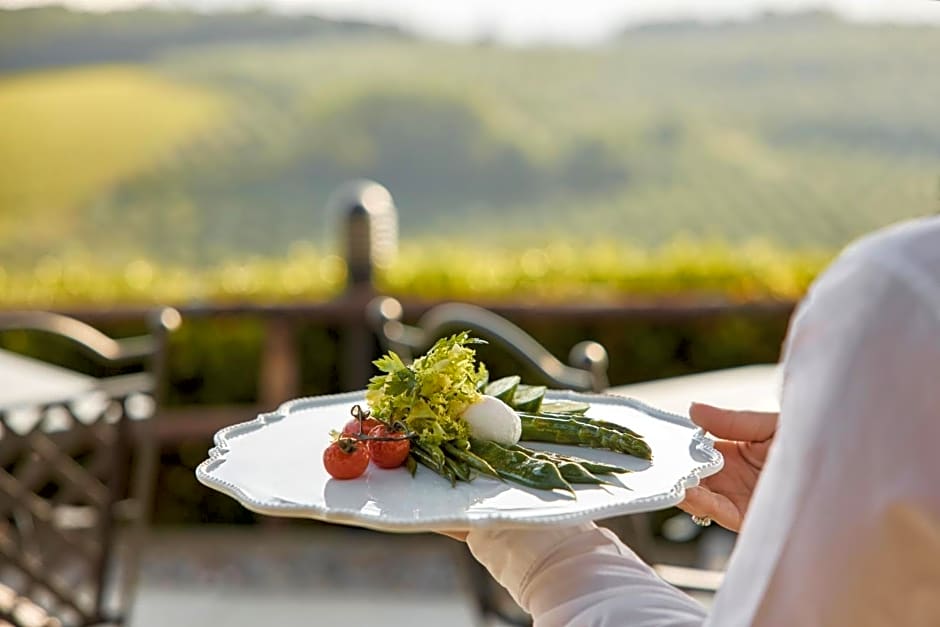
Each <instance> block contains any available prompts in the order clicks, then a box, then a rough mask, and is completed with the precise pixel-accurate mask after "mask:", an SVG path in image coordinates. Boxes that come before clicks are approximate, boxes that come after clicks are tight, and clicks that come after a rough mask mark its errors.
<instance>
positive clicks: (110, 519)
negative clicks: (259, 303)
mask: <svg viewBox="0 0 940 627" xmlns="http://www.w3.org/2000/svg"><path fill="white" fill-rule="evenodd" d="M147 323H148V333H147V334H146V335H142V336H138V337H131V338H125V339H119V340H115V339H112V338H110V337H108V336H106V335H104V334H103V333H101V332H99V331H98V330H97V329H95V328H93V327H91V326H89V325H87V324H85V323H83V322H80V321H79V320H76V319H74V318H69V317H66V316H62V315H57V314H53V313H48V312H4V313H0V337H2V336H4V335H7V334H9V333H11V332H14V331H15V332H17V333H20V332H24V333H28V334H30V335H32V334H45V335H51V336H54V337H55V338H60V339H56V340H54V341H55V342H56V347H57V350H58V346H59V345H60V344H61V346H62V349H63V351H64V350H65V349H67V348H74V349H76V350H78V351H80V352H81V353H83V354H85V355H87V356H89V357H91V358H92V360H93V361H94V362H95V363H97V364H100V365H101V366H102V367H105V368H108V369H118V368H119V369H120V370H121V371H124V370H125V369H130V368H132V367H133V366H134V365H139V367H140V368H142V372H137V373H132V374H122V375H118V376H111V377H106V378H101V379H89V380H90V381H91V382H92V384H91V385H90V387H89V388H88V389H85V390H83V392H82V394H76V393H74V391H73V392H66V391H64V390H63V392H62V393H63V394H68V395H67V396H65V397H58V396H56V392H55V391H54V390H53V391H51V393H48V394H47V395H46V397H45V398H41V399H36V400H34V401H33V402H32V403H31V404H30V405H27V406H24V405H23V404H22V402H15V403H12V405H11V404H8V405H6V406H0V625H6V624H12V625H14V626H16V627H33V626H37V627H38V626H49V627H52V626H62V627H73V626H74V627H89V626H92V625H101V626H103V625H115V626H116V625H123V624H124V623H125V620H126V617H127V613H128V607H129V605H130V599H131V592H132V589H133V585H134V583H135V577H136V573H137V562H136V558H137V543H138V541H139V536H140V533H141V531H142V530H143V526H144V524H145V523H146V521H147V519H148V518H149V510H150V500H151V496H152V485H153V480H154V476H155V468H156V460H157V443H156V442H155V441H154V440H153V438H151V437H150V435H149V428H150V425H151V422H152V421H150V420H149V418H151V417H152V416H153V415H154V413H155V411H156V407H157V406H158V405H159V402H160V400H161V397H162V381H163V371H164V367H165V354H166V348H165V347H166V337H167V334H168V333H169V332H170V331H172V330H173V329H175V328H176V327H177V326H178V325H179V323H180V316H179V314H178V313H177V312H176V311H175V310H173V309H159V310H156V311H154V312H152V314H151V315H149V316H148V320H147ZM48 341H53V340H48ZM6 355H8V356H9V353H6ZM10 359H12V357H10ZM8 363H14V364H17V363H21V364H22V365H21V366H19V367H20V368H21V369H22V370H23V371H26V370H28V371H29V372H30V373H35V375H34V376H36V377H39V376H41V373H42V372H43V370H42V368H43V365H42V364H40V363H37V362H33V361H32V360H29V361H27V360H25V359H24V360H23V361H22V362H15V361H14V362H9V361H8ZM14 367H17V366H14ZM48 372H49V373H51V375H50V376H53V375H55V376H60V377H61V376H62V375H61V374H59V375H57V373H59V372H61V371H60V370H58V369H56V368H49V369H48ZM10 374H11V373H7V375H6V376H8V377H9V376H10ZM2 376H4V375H3V373H0V377H2ZM30 376H33V375H32V374H31V375H30ZM74 376H75V377H76V380H78V381H79V382H81V381H82V378H81V376H80V375H74ZM66 380H68V379H66ZM51 387H52V388H55V387H56V386H51ZM47 392H49V390H47ZM125 529H126V531H128V533H127V534H126V536H125V535H124V534H123V533H121V537H120V541H119V532H123V531H125Z"/></svg>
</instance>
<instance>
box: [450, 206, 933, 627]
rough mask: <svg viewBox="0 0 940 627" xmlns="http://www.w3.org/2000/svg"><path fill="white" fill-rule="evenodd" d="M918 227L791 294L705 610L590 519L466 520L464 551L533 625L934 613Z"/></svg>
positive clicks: (926, 307) (807, 622)
mask: <svg viewBox="0 0 940 627" xmlns="http://www.w3.org/2000/svg"><path fill="white" fill-rule="evenodd" d="M927 227H928V228H926V229H923V228H921V229H920V231H921V233H920V235H919V236H918V237H906V236H905V237H906V239H905V237H899V236H898V235H897V233H894V234H889V235H890V237H886V238H884V239H885V240H886V241H887V244H886V245H882V243H881V242H879V241H878V240H876V241H875V242H874V244H873V243H869V244H868V245H865V246H862V247H860V249H859V247H856V248H855V249H854V250H851V251H850V254H846V255H844V256H843V257H842V258H841V259H840V260H839V261H838V262H837V263H836V264H834V265H833V267H832V268H831V269H830V270H829V271H827V272H826V274H825V275H824V276H823V277H822V278H821V279H820V281H818V282H817V283H816V285H815V286H814V288H813V290H812V291H811V293H810V295H809V297H808V298H807V300H806V301H805V302H804V304H803V306H802V307H801V309H800V312H799V314H798V315H797V317H796V318H795V321H794V323H793V325H792V326H791V333H790V335H789V337H788V342H787V354H786V359H785V366H784V371H785V381H784V387H783V395H782V402H781V418H780V426H779V429H778V432H777V434H776V436H775V441H774V445H773V446H772V448H771V451H770V454H769V456H768V460H767V464H766V466H765V468H764V471H763V473H762V476H761V479H760V481H759V483H758V486H757V489H756V490H755V493H754V497H753V500H752V501H751V505H750V510H749V512H748V516H747V518H746V520H745V523H744V527H743V529H742V530H741V535H740V537H739V540H738V543H737V546H736V548H735V552H734V555H733V556H732V559H731V562H730V564H729V567H728V572H727V575H726V578H725V582H724V585H723V587H722V590H721V591H720V592H719V594H718V595H717V597H716V599H715V604H714V607H713V609H712V613H711V615H710V616H706V614H705V612H704V610H703V609H702V608H701V606H699V605H697V604H696V603H695V602H694V601H693V600H691V599H690V598H689V597H687V596H686V595H684V594H682V593H681V592H680V591H678V590H676V589H675V588H672V587H671V586H669V585H668V584H666V583H665V582H663V581H662V580H660V579H659V578H658V577H657V576H656V575H655V573H653V572H652V571H651V570H650V569H649V568H648V567H647V566H646V565H644V564H643V563H642V562H641V561H640V560H639V558H637V557H636V555H634V554H633V553H632V552H631V551H630V550H629V549H627V548H626V547H625V546H623V544H621V543H620V542H619V541H618V540H617V539H616V538H615V537H614V536H613V534H611V533H610V532H607V531H605V530H600V529H598V528H596V527H594V526H593V525H584V526H581V527H571V528H566V529H556V530H552V531H548V532H541V531H539V532H532V531H511V530H507V531H482V530H481V531H472V532H471V533H470V534H469V536H468V539H467V541H468V543H469V546H470V549H471V551H473V553H474V555H475V556H476V557H477V558H478V559H480V561H481V562H482V563H484V564H485V565H486V566H487V567H488V568H489V570H490V571H491V572H492V574H493V575H494V576H495V577H496V579H497V580H498V581H500V583H502V584H503V585H504V586H505V587H506V588H507V589H508V590H509V591H510V593H511V594H512V595H513V597H514V598H515V599H516V601H517V602H519V603H520V605H521V606H522V607H523V608H524V609H526V610H527V611H529V612H530V613H531V614H532V615H533V618H534V619H535V624H536V625H538V626H539V627H555V626H562V625H572V626H577V627H590V626H607V625H639V626H643V627H654V626H656V627H672V626H680V625H681V626H686V625H689V626H691V625H702V624H708V625H721V626H722V627H725V626H732V627H737V626H740V627H744V626H750V625H754V626H757V627H770V626H777V625H801V626H810V627H812V626H816V625H820V626H822V625H826V626H831V625H863V624H864V625H868V624H872V625H875V624H883V625H886V624H918V625H919V624H924V625H928V624H940V623H938V622H933V623H931V622H929V621H931V620H933V619H934V618H938V619H940V605H938V604H937V602H936V601H929V600H928V601H925V599H935V598H936V597H937V595H936V594H935V592H936V589H938V588H937V586H938V585H940V576H938V575H937V573H938V566H937V564H938V563H940V560H937V559H936V555H937V548H940V541H937V537H938V536H937V534H940V522H938V521H940V490H938V489H937V486H936V482H937V480H938V477H940V455H938V454H937V452H936V447H937V445H938V442H940V410H938V408H940V378H938V373H940V220H932V221H927ZM923 231H926V234H924V233H923ZM908 235H910V233H908ZM898 239H900V240H901V242H900V243H899V242H898V241H897V240H898ZM931 543H933V544H931ZM908 545H911V546H913V549H910V548H908V549H907V553H905V554H904V555H905V556H904V557H903V558H902V557H901V556H900V553H899V551H900V549H898V551H895V552H893V553H890V552H885V550H883V549H884V547H892V546H894V547H907V546H908ZM931 549H932V550H931ZM879 551H880V552H879ZM899 560H901V561H902V562H903V561H904V560H908V562H909V563H907V564H904V563H902V564H901V565H900V566H898V564H897V562H898V561H899ZM915 562H916V563H915ZM889 573H891V576H886V575H887V574H889ZM925 573H926V574H925ZM924 586H926V592H923V590H924ZM931 590H933V592H931ZM876 594H877V595H880V596H877V597H876V596H875V595H876ZM918 595H919V596H918ZM878 599H880V600H878ZM912 599H913V600H912ZM866 602H868V603H871V604H876V603H877V608H875V609H878V608H880V610H883V611H885V612H888V614H884V613H882V614H879V613H878V612H877V611H872V609H873V608H872V606H866ZM925 603H926V605H925ZM930 603H933V605H930ZM889 606H890V607H891V608H894V609H892V610H890V611H889V610H887V609H885V608H887V607H889ZM859 608H861V610H860V611H856V610H858V609H859ZM880 610H879V611H880ZM853 612H855V613H854V614H853ZM891 612H894V613H891ZM905 612H907V613H910V612H920V613H919V614H917V616H926V617H927V619H926V621H924V622H914V621H913V619H911V616H912V614H911V615H909V614H905ZM934 612H937V614H934Z"/></svg>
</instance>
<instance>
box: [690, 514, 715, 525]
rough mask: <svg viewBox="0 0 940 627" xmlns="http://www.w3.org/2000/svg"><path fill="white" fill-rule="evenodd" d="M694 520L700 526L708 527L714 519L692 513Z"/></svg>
mask: <svg viewBox="0 0 940 627" xmlns="http://www.w3.org/2000/svg"><path fill="white" fill-rule="evenodd" d="M692 522H694V523H695V524H696V525H698V526H699V527H707V526H709V525H710V524H712V519H711V518H709V517H708V516H696V515H694V514H693V515H692Z"/></svg>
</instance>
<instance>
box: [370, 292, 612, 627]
mask: <svg viewBox="0 0 940 627" xmlns="http://www.w3.org/2000/svg"><path fill="white" fill-rule="evenodd" d="M403 313H404V312H403V309H402V306H401V303H399V302H398V301H397V300H395V299H394V298H391V297H387V296H380V297H377V298H375V299H374V300H373V301H372V302H370V303H369V305H368V310H367V318H368V320H369V322H370V324H371V326H372V327H373V329H374V330H375V332H376V334H377V336H378V339H379V342H380V344H381V345H382V347H383V348H384V349H385V350H393V351H395V352H396V353H398V355H399V356H400V357H401V358H402V359H403V360H405V361H410V360H411V359H412V358H413V357H414V355H415V354H417V353H422V352H424V351H425V350H427V349H428V348H429V347H430V346H431V344H433V343H434V341H435V340H437V339H438V338H440V337H442V336H445V335H447V334H448V333H451V332H458V331H462V330H470V331H472V332H473V333H474V334H475V335H477V336H478V337H480V338H482V339H485V340H487V341H489V342H491V343H493V344H495V345H497V346H498V347H499V348H501V349H503V350H505V351H506V352H507V353H508V354H510V355H512V356H513V357H514V358H515V359H517V360H518V361H519V362H521V363H522V364H525V365H527V366H529V367H530V368H531V369H532V370H533V371H534V372H535V373H536V374H537V375H538V376H539V377H540V378H541V379H542V382H544V383H545V384H547V385H551V386H555V387H558V388H565V389H571V390H578V391H585V392H591V391H593V392H600V391H602V390H604V389H606V388H607V365H608V359H607V351H606V350H605V349H604V347H603V346H602V345H600V344H598V343H597V342H592V341H584V342H580V343H578V344H576V345H575V346H574V347H573V348H572V349H571V352H570V355H569V363H570V364H572V365H565V364H563V363H562V362H561V361H559V360H558V359H557V358H556V357H555V356H554V355H552V354H551V353H550V352H549V351H547V350H546V349H545V348H544V347H543V346H542V345H541V344H539V343H538V342H537V341H536V340H535V339H534V338H533V337H532V336H530V335H529V334H528V333H526V332H525V331H523V330H522V329H520V328H519V327H518V326H516V325H515V324H513V323H511V322H509V321H508V320H506V319H505V318H503V317H502V316H499V315H497V314H495V313H493V312H491V311H489V310H487V309H484V308H482V307H478V306H476V305H470V304H467V303H445V304H441V305H437V306H435V307H433V308H431V309H430V310H428V311H427V312H426V313H425V314H424V315H423V316H422V317H421V318H420V319H419V320H418V321H417V323H416V324H415V325H413V326H412V325H406V324H404V323H403V322H402V315H403ZM463 557H464V558H465V560H466V562H467V567H466V569H465V571H464V572H465V573H467V576H468V584H469V586H470V588H471V589H472V592H473V596H474V597H475V599H476V602H477V607H478V611H479V613H480V615H481V618H483V619H484V620H487V619H490V618H497V619H499V620H501V621H503V622H505V623H509V624H511V625H530V624H531V619H530V618H529V617H528V616H526V615H525V614H524V613H523V612H521V610H519V609H518V608H516V607H514V605H515V604H514V603H512V601H511V599H509V598H508V595H506V594H505V593H504V592H503V591H502V590H501V588H499V586H498V585H496V583H495V582H493V580H492V578H491V577H490V575H489V573H488V572H487V571H486V569H485V568H483V567H482V566H480V565H479V564H478V563H477V562H476V560H474V559H473V557H472V556H470V555H469V552H467V554H466V555H464V556H463Z"/></svg>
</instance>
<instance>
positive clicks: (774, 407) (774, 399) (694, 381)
mask: <svg viewBox="0 0 940 627" xmlns="http://www.w3.org/2000/svg"><path fill="white" fill-rule="evenodd" d="M780 383H781V382H780V368H779V367H778V366H777V364H761V365H756V366H742V367H740V368H728V369H726V370H715V371H712V372H703V373H701V374H692V375H687V376H682V377H673V378H670V379H660V380H657V381H649V382H644V383H633V384H630V385H621V386H617V387H613V388H611V389H610V390H608V391H609V392H610V393H611V394H619V395H622V396H630V397H632V398H636V399H638V400H641V401H643V402H644V403H646V404H648V405H651V406H653V407H656V408H657V409H663V410H665V411H668V412H672V413H675V414H680V415H683V416H688V415H689V404H690V403H692V401H698V402H702V403H708V404H710V405H717V406H718V407H727V408H729V409H753V410H758V411H779V410H780Z"/></svg>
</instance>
